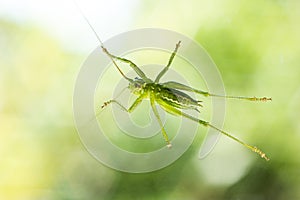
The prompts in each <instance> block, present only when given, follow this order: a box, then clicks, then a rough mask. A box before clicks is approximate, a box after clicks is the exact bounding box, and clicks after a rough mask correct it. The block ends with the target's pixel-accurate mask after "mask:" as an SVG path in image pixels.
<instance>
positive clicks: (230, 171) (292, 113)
mask: <svg viewBox="0 0 300 200" xmlns="http://www.w3.org/2000/svg"><path fill="white" fill-rule="evenodd" d="M10 2H12V3H9V2H8V1H7V2H6V1H3V2H1V3H0V7H1V9H0V134H1V139H0V162H1V163H0V199H105V200H106V199H122V200H123V199H146V200H150V199H189V200H195V199H246V200H247V199H258V200H265V199H272V200H274V199H300V190H299V188H300V156H299V151H300V146H299V140H300V123H299V122H300V121H299V112H300V104H299V101H300V84H299V83H300V81H299V80H300V64H299V63H300V56H299V55H300V37H299V35H300V26H299V20H300V1H297V0H253V1H247V0H240V1H234V0H215V1H208V0H205V1H196V0H191V1H171V0H166V1H128V2H121V1H112V2H111V3H108V2H106V1H105V2H95V1H86V2H85V3H83V2H79V4H80V6H81V7H82V8H83V10H85V12H87V13H88V14H87V15H88V17H89V18H90V19H91V21H92V23H93V24H95V27H96V29H97V32H99V34H100V35H103V37H104V39H105V37H106V38H109V37H111V36H113V35H116V34H118V33H121V32H123V31H127V30H131V29H135V28H144V27H158V28H166V29H171V30H174V31H178V32H180V33H182V34H185V35H187V36H189V37H191V38H194V39H195V40H196V41H198V42H199V43H200V44H201V45H202V46H203V47H204V48H205V49H206V50H207V51H208V53H209V54H210V56H211V57H212V59H213V60H214V62H215V63H216V65H217V66H218V68H219V70H220V73H221V75H222V78H223V80H224V84H225V88H226V91H227V94H231V95H245V96H254V95H256V96H271V97H272V98H273V101H272V102H270V103H253V102H244V101H235V100H230V101H227V113H226V120H225V126H224V129H225V130H228V131H229V132H231V133H233V134H235V135H236V136H238V137H240V138H243V140H245V141H248V142H249V143H251V144H256V145H257V146H259V147H261V148H262V149H263V150H264V151H265V152H266V153H267V154H268V155H269V157H270V158H271V160H270V161H269V162H265V161H264V160H263V159H261V158H259V157H258V156H256V154H254V153H252V152H249V151H248V150H247V149H246V148H244V147H242V146H241V145H239V144H237V143H235V142H233V141H231V140H229V139H228V138H225V137H222V138H221V139H220V141H219V142H218V144H217V146H216V148H215V149H214V150H213V152H212V153H211V154H210V155H209V156H208V157H207V158H205V159H204V160H198V159H197V154H198V149H199V145H200V143H201V141H200V140H201V139H203V135H201V132H204V131H205V130H206V129H205V128H203V129H201V130H203V131H199V133H198V135H197V137H196V142H195V144H193V145H192V147H191V148H190V149H189V150H188V151H187V152H186V153H185V154H184V155H183V156H182V157H181V158H180V159H179V160H178V161H176V162H175V163H174V164H172V165H171V166H168V167H167V168H164V169H162V170H160V171H156V172H152V173H147V174H128V173H122V172H118V171H114V170H112V169H110V168H107V167H105V166H104V165H102V164H100V163H98V162H97V161H96V160H95V159H94V158H93V157H92V156H91V155H90V154H88V152H87V151H86V150H85V148H84V147H83V145H82V144H81V142H80V140H79V137H78V135H77V132H76V129H75V126H74V122H73V114H72V93H73V87H74V83H75V80H76V76H77V73H78V71H79V69H80V66H81V63H82V62H83V61H84V59H85V58H86V57H87V55H88V53H89V52H90V51H92V50H93V49H94V48H95V47H96V46H97V45H98V43H97V41H96V39H95V37H94V36H93V35H92V33H91V31H90V30H89V28H88V26H86V24H85V22H84V21H83V20H82V18H81V16H80V14H79V12H78V11H77V10H76V8H75V6H74V3H73V2H72V1H65V2H59V1H54V2H52V3H51V4H50V3H49V2H43V3H41V2H39V1H33V0H26V1H24V2H18V1H10ZM14 3H15V4H14ZM1 4H3V5H1ZM50 5H51V6H50ZM88 8H89V9H92V10H88ZM46 16H47V17H48V18H46ZM124 16H126V17H124ZM49 19H50V20H49ZM122 20H124V21H122ZM97 24H98V25H97ZM56 25H57V26H56ZM100 26H101V27H100ZM99 27H100V28H99ZM85 38H86V39H85ZM145 39H147V38H145Z"/></svg>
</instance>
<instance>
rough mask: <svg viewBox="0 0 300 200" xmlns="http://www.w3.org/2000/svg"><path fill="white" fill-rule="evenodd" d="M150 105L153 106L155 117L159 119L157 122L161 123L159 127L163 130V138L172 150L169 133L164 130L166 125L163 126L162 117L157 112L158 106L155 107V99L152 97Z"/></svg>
mask: <svg viewBox="0 0 300 200" xmlns="http://www.w3.org/2000/svg"><path fill="white" fill-rule="evenodd" d="M150 104H151V107H152V110H153V112H154V115H155V117H156V119H157V121H158V123H159V126H160V128H161V133H162V135H163V137H164V139H165V141H166V143H167V147H168V148H171V147H172V144H171V143H170V140H169V137H168V135H167V132H166V130H165V128H164V125H163V123H162V121H161V119H160V116H159V114H158V112H157V109H156V106H155V103H154V97H152V96H150Z"/></svg>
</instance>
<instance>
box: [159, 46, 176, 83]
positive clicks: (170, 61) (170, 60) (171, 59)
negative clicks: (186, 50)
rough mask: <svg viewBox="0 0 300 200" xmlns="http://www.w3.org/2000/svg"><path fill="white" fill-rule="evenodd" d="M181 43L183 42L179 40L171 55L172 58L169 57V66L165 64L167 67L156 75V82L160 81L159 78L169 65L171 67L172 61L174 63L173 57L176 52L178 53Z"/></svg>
mask: <svg viewBox="0 0 300 200" xmlns="http://www.w3.org/2000/svg"><path fill="white" fill-rule="evenodd" d="M180 43H181V41H179V42H178V43H177V44H176V47H175V50H174V51H173V53H172V54H171V57H170V59H169V62H168V64H167V66H165V68H163V70H161V72H160V73H159V74H158V75H157V77H156V79H155V81H154V82H155V83H158V82H159V79H160V78H161V77H162V76H163V75H164V74H165V73H166V72H167V71H168V70H169V67H170V65H171V63H172V61H173V59H174V57H175V55H176V53H177V50H178V48H179V46H180Z"/></svg>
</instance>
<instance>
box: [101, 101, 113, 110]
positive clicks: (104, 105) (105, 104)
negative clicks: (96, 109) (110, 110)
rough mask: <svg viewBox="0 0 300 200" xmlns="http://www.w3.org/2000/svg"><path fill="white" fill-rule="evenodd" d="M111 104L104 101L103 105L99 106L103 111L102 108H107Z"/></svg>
mask: <svg viewBox="0 0 300 200" xmlns="http://www.w3.org/2000/svg"><path fill="white" fill-rule="evenodd" d="M110 103H111V101H106V102H104V103H103V105H102V106H101V109H103V108H104V107H106V106H108V105H109V104H110Z"/></svg>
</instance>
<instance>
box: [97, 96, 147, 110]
mask: <svg viewBox="0 0 300 200" xmlns="http://www.w3.org/2000/svg"><path fill="white" fill-rule="evenodd" d="M144 98H145V95H144V94H142V95H140V96H139V97H138V98H137V99H136V100H135V101H134V102H133V103H132V105H131V106H130V107H129V108H128V109H127V108H126V107H125V106H123V105H122V104H121V103H120V102H118V101H117V100H115V99H111V100H109V101H106V102H104V103H103V105H102V106H101V108H102V109H103V108H104V107H106V106H108V105H109V104H111V103H115V104H117V105H118V106H119V107H120V108H121V109H122V110H124V111H126V112H128V113H131V112H132V111H133V110H134V109H135V108H136V107H137V106H138V105H140V103H141V102H142V101H143V99H144Z"/></svg>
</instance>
